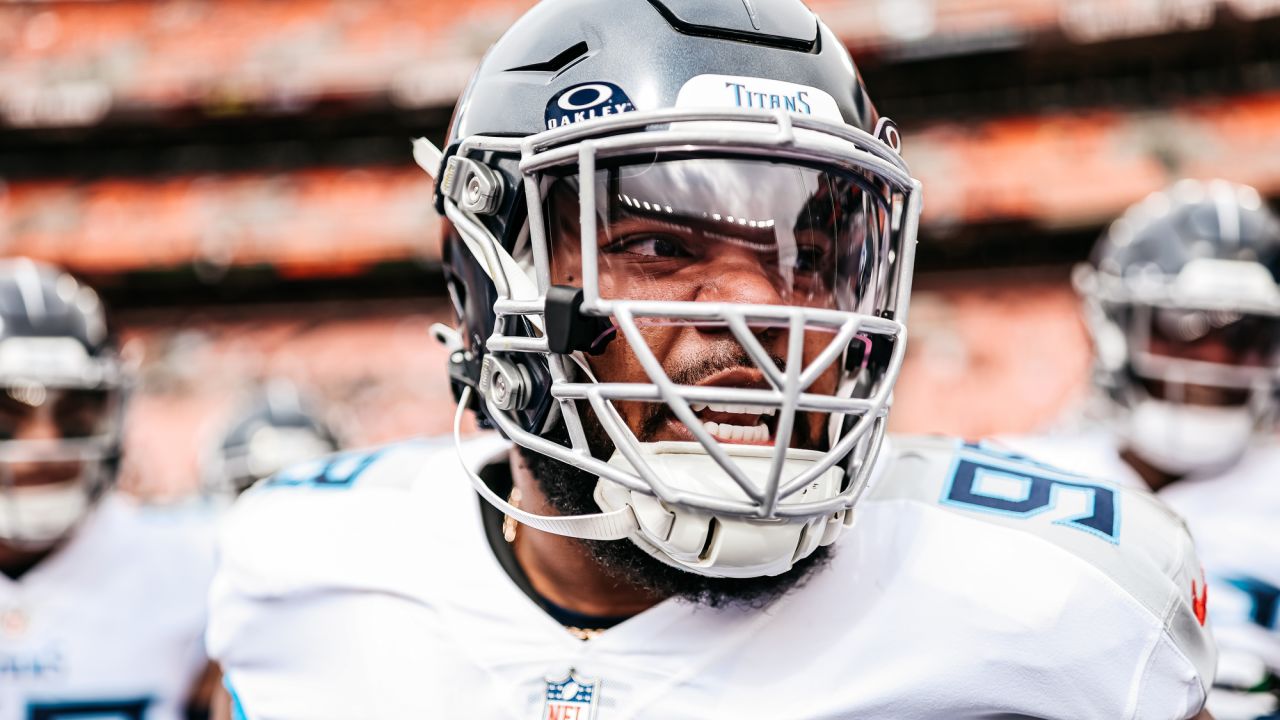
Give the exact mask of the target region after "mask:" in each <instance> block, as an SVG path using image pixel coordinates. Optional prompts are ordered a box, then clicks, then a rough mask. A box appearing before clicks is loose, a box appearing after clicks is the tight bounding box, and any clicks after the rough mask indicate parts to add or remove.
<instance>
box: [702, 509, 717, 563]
mask: <svg viewBox="0 0 1280 720" xmlns="http://www.w3.org/2000/svg"><path fill="white" fill-rule="evenodd" d="M719 534H720V521H719V520H718V519H716V518H714V517H713V518H711V522H709V523H707V541H706V542H705V543H703V545H702V551H701V552H699V553H698V559H699V560H701V561H703V562H706V561H707V560H709V559H710V558H711V549H712V548H714V547H715V546H716V536H717V535H719Z"/></svg>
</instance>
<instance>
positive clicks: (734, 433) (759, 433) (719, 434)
mask: <svg viewBox="0 0 1280 720" xmlns="http://www.w3.org/2000/svg"><path fill="white" fill-rule="evenodd" d="M702 427H703V428H704V429H706V431H707V433H709V434H710V435H711V437H713V438H715V439H717V440H720V441H722V442H767V441H768V440H769V428H768V427H766V426H764V425H730V424H729V423H715V422H704V423H702Z"/></svg>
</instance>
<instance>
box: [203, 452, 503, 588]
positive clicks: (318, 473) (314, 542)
mask: <svg viewBox="0 0 1280 720" xmlns="http://www.w3.org/2000/svg"><path fill="white" fill-rule="evenodd" d="M505 447H506V444H505V442H504V441H502V440H501V439H499V438H496V437H495V436H484V437H481V438H479V439H476V440H471V441H468V442H466V443H464V444H463V457H464V458H465V460H466V462H468V463H469V464H472V465H473V466H474V465H478V464H480V463H482V462H484V461H487V460H488V459H489V458H491V457H493V456H494V455H496V454H498V453H500V452H502V451H503V450H504V448H505ZM459 462H460V461H459V456H458V452H457V449H456V448H455V447H454V443H453V440H452V438H449V439H448V440H447V441H446V440H439V441H437V440H415V441H409V442H403V443H397V444H394V445H388V446H384V447H379V448H375V449H372V450H366V451H350V452H344V453H339V454H336V455H333V456H330V457H327V458H321V459H319V460H315V461H311V462H308V463H304V464H303V465H300V466H297V467H294V468H290V469H288V470H285V471H282V472H281V473H279V474H277V475H275V476H273V477H271V478H269V479H267V480H265V481H263V482H261V483H259V484H257V485H255V486H254V487H253V488H252V489H250V490H249V491H247V492H245V493H244V494H243V495H242V496H241V497H240V499H239V500H237V501H236V503H235V505H234V506H233V507H232V509H231V511H230V513H229V517H228V519H227V522H226V523H225V525H224V527H223V529H222V532H221V535H220V541H219V549H220V551H221V555H220V561H219V568H218V583H219V585H220V586H221V587H222V588H224V589H227V588H228V587H229V588H233V589H234V592H236V593H240V594H245V595H250V596H256V597H273V596H281V595H286V594H289V593H292V592H298V591H303V590H314V589H320V588H328V589H350V590H395V591H400V590H405V587H404V584H405V583H406V582H409V581H410V580H409V578H413V577H419V576H420V573H409V572H406V569H407V568H409V567H413V568H417V569H422V568H423V567H424V564H429V563H430V562H431V561H432V556H433V552H434V548H432V547H431V544H432V542H433V541H432V539H431V538H433V537H435V536H437V535H439V534H441V533H439V532H437V531H439V528H438V527H437V525H438V524H439V522H440V520H441V518H442V517H443V518H445V520H446V521H447V514H446V513H444V512H435V511H432V510H431V508H433V507H434V508H444V507H447V508H449V509H450V510H451V511H452V512H453V513H459V514H461V513H467V512H468V511H470V510H471V506H469V505H466V504H465V498H466V497H467V496H473V495H474V492H473V491H472V490H471V486H470V483H469V482H468V480H467V478H466V476H465V474H464V472H463V470H462V467H461V466H460V464H459ZM460 498H462V499H460Z"/></svg>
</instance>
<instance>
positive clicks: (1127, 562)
mask: <svg viewBox="0 0 1280 720" xmlns="http://www.w3.org/2000/svg"><path fill="white" fill-rule="evenodd" d="M886 447H887V448H891V458H888V459H890V460H891V465H890V467H889V468H888V471H887V472H886V473H884V475H882V476H881V477H880V478H878V479H877V481H876V483H875V485H874V486H873V487H871V488H870V489H869V490H868V491H867V492H868V497H867V498H866V501H868V502H893V501H899V502H901V501H906V502H913V503H921V504H925V505H930V506H933V507H936V508H937V509H939V510H940V511H943V512H947V513H952V514H956V515H960V516H963V517H965V518H968V519H969V520H972V521H973V522H975V523H985V524H994V525H998V526H1001V527H1005V528H1008V529H1010V530H1012V531H1015V532H1017V533H1019V534H1022V535H1025V536H1028V538H1029V539H1030V538H1034V540H1032V541H1033V542H1036V541H1038V542H1043V543H1047V544H1049V545H1051V546H1054V547H1056V548H1059V549H1060V550H1062V551H1065V552H1067V553H1069V554H1070V555H1071V556H1074V557H1075V558H1076V559H1077V560H1078V562H1081V563H1084V564H1086V565H1088V566H1090V567H1092V568H1094V569H1095V570H1097V571H1098V572H1101V573H1102V574H1104V575H1105V576H1106V577H1107V578H1108V579H1109V580H1110V581H1111V585H1112V586H1114V587H1115V588H1117V589H1118V590H1119V591H1120V592H1122V593H1123V594H1124V595H1126V596H1128V597H1129V598H1131V599H1132V600H1133V601H1136V602H1137V603H1139V604H1140V605H1141V606H1142V607H1144V608H1145V609H1146V611H1147V612H1148V613H1149V614H1150V615H1151V616H1152V618H1153V621H1154V622H1156V623H1160V624H1162V625H1163V626H1164V627H1165V628H1166V632H1167V633H1168V634H1169V636H1170V638H1171V639H1172V641H1173V642H1174V644H1175V645H1176V647H1177V648H1178V649H1179V650H1180V651H1181V652H1182V653H1183V654H1185V655H1186V657H1187V658H1188V659H1189V660H1190V661H1191V662H1192V663H1193V664H1194V665H1195V667H1196V668H1197V669H1198V671H1199V672H1200V675H1201V677H1202V678H1203V679H1204V683H1206V684H1207V683H1208V682H1209V681H1210V680H1211V679H1212V678H1213V673H1214V665H1215V662H1216V651H1215V648H1214V645H1213V641H1212V639H1211V637H1210V635H1209V632H1208V630H1207V628H1205V626H1204V620H1205V616H1206V590H1205V580H1204V574H1203V571H1202V569H1201V567H1200V564H1199V560H1198V559H1197V557H1196V552H1195V548H1194V546H1193V544H1192V541H1191V536H1190V535H1189V534H1188V532H1187V528H1186V526H1185V524H1184V523H1183V521H1182V519H1181V518H1180V517H1178V516H1177V515H1176V514H1175V513H1174V512H1173V511H1171V510H1169V509H1168V508H1167V507H1166V506H1165V505H1164V504H1163V503H1162V502H1160V501H1159V500H1157V499H1156V498H1155V496H1153V495H1152V494H1150V493H1149V492H1146V491H1145V490H1141V489H1137V488H1131V487H1124V486H1121V485H1119V484H1116V483H1113V482H1108V481H1106V480H1098V479H1094V478H1089V477H1086V476H1083V475H1077V474H1074V473H1072V472H1070V471H1069V470H1065V469H1059V468H1056V467H1052V466H1049V465H1046V464H1043V463H1040V462H1037V461H1035V460H1033V459H1031V458H1028V457H1024V456H1020V455H1014V454H1010V453H1008V452H1006V451H1002V450H1000V449H996V448H995V447H993V446H990V445H986V444H984V443H965V442H962V441H960V440H956V439H954V438H942V437H914V438H900V437H895V438H893V442H892V444H891V445H888V446H886Z"/></svg>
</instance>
